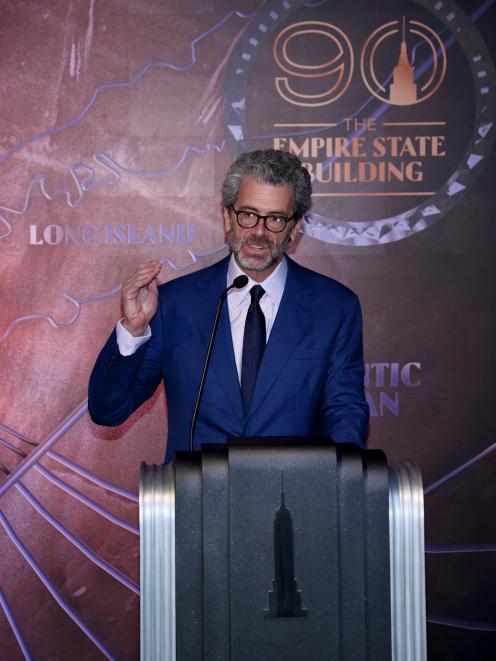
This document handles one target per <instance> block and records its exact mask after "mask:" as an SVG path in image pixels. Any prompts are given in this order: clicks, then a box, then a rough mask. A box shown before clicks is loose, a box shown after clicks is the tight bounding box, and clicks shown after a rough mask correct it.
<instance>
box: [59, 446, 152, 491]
mask: <svg viewBox="0 0 496 661" xmlns="http://www.w3.org/2000/svg"><path fill="white" fill-rule="evenodd" d="M47 457H50V458H51V459H53V460H54V461H58V462H59V463H60V464H63V465H64V466H66V467H67V468H70V469H71V470H73V471H74V472H75V473H78V474H79V475H81V476H82V477H85V478H86V479H87V480H90V482H93V483H94V484H98V486H100V487H103V488H104V489H106V490H107V491H112V492H113V493H116V494H118V495H119V496H123V497H124V498H128V499H129V500H132V501H133V502H135V503H137V502H138V501H139V498H138V495H137V494H135V493H132V492H131V491H128V490H127V489H123V488H122V487H118V486H117V485H116V484H112V483H111V482H108V481H107V480H104V479H103V478H102V477H98V475H95V474H94V473H91V472H90V471H89V470H86V468H83V467H82V466H79V465H78V464H75V463H74V462H73V461H71V460H70V459H67V458H66V457H63V456H62V455H61V454H59V453H58V452H55V451H53V450H50V451H49V452H47Z"/></svg>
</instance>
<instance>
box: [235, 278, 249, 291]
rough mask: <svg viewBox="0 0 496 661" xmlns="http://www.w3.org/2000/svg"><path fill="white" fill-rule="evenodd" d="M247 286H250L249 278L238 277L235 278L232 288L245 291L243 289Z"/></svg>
mask: <svg viewBox="0 0 496 661" xmlns="http://www.w3.org/2000/svg"><path fill="white" fill-rule="evenodd" d="M247 284H248V276H246V275H238V277H237V278H234V280H233V283H232V286H233V287H235V288H236V289H243V287H246V285H247Z"/></svg>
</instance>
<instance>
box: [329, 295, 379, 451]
mask: <svg viewBox="0 0 496 661" xmlns="http://www.w3.org/2000/svg"><path fill="white" fill-rule="evenodd" d="M347 303H348V305H347V307H346V309H345V313H344V315H343V319H342V322H341V324H340V327H339V329H338V332H337V335H336V338H335V341H334V343H333V346H332V349H331V352H330V356H329V360H328V365H327V374H326V380H325V384H324V389H323V393H322V404H321V419H322V427H323V431H324V433H325V434H326V435H328V436H330V437H331V439H332V440H333V441H334V442H336V443H356V444H358V445H359V446H361V447H363V446H364V445H365V439H366V435H367V429H368V421H369V407H368V404H367V401H366V399H365V393H364V384H363V381H364V366H363V348H362V314H361V310H360V303H359V301H358V298H357V297H356V296H355V295H354V294H353V295H352V296H351V297H350V299H349V300H348V301H347Z"/></svg>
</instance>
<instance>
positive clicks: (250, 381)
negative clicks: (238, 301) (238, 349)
mask: <svg viewBox="0 0 496 661" xmlns="http://www.w3.org/2000/svg"><path fill="white" fill-rule="evenodd" d="M264 294H265V290H264V289H263V287H261V286H260V285H255V286H254V287H252V288H251V289H250V296H251V303H250V307H249V308H248V314H247V315H246V323H245V333H244V336H243V357H242V360H241V395H242V397H243V404H244V407H245V411H247V410H248V405H249V403H250V399H251V394H252V392H253V388H254V386H255V381H256V380H257V374H258V368H259V367H260V363H261V362H262V356H263V353H264V351H265V343H266V341H265V317H264V313H263V312H262V309H261V307H260V299H261V298H262V296H263V295H264Z"/></svg>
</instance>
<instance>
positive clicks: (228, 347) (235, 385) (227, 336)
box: [195, 257, 244, 420]
mask: <svg viewBox="0 0 496 661" xmlns="http://www.w3.org/2000/svg"><path fill="white" fill-rule="evenodd" d="M228 263H229V257H227V258H226V259H223V260H222V261H220V262H218V263H217V264H214V265H213V266H212V268H211V270H210V273H209V274H208V275H206V277H205V283H204V285H205V286H204V287H201V290H200V291H199V296H198V300H197V301H196V306H195V318H196V322H197V325H198V330H199V331H200V335H201V337H202V340H203V344H204V347H205V352H206V351H207V347H208V343H209V340H210V333H211V332H212V325H213V321H214V317H215V311H216V309H217V304H218V302H219V297H220V295H221V293H222V292H223V291H224V289H225V288H226V279H227V266H228ZM209 370H212V371H213V372H214V373H215V376H216V377H217V379H218V381H219V383H220V385H221V387H222V389H223V390H224V393H225V395H226V397H227V399H228V400H229V402H230V403H231V406H232V408H233V410H234V412H235V414H236V415H237V416H238V418H240V420H242V419H243V418H244V410H243V401H242V399H241V389H240V387H239V380H238V373H237V370H236V361H235V358H234V349H233V343H232V334H231V324H230V322H229V309H228V305H227V301H224V303H223V305H222V311H221V316H220V320H219V326H218V328H217V335H216V337H215V342H214V347H213V350H212V356H211V359H210V367H209Z"/></svg>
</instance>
